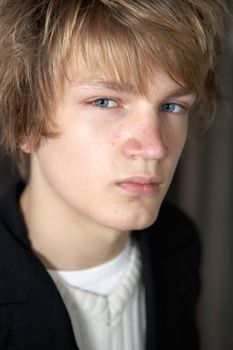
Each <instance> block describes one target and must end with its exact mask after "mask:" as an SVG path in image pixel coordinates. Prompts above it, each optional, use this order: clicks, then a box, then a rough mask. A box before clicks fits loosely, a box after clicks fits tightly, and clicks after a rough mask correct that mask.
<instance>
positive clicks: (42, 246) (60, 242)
mask: <svg viewBox="0 0 233 350" xmlns="http://www.w3.org/2000/svg"><path fill="white" fill-rule="evenodd" d="M38 189H39V190H38ZM20 205H21V208H22V212H23V215H24V219H25V222H26V225H27V228H28V235H29V239H30V241H31V245H32V249H33V251H34V252H35V254H36V255H37V256H38V257H39V259H40V260H41V261H42V263H43V264H44V265H45V266H46V268H50V269H58V270H81V269H86V268H90V267H94V266H97V265H100V264H103V263H104V262H107V261H109V260H111V259H113V258H114V257H115V256H117V255H118V254H119V253H120V252H121V251H122V250H123V248H124V247H125V245H126V242H127V240H128V237H129V233H128V232H124V231H123V232H119V231H117V230H113V229H110V228H106V227H105V228H103V227H101V226H99V225H98V224H97V223H96V222H90V220H89V221H88V223H87V220H85V219H86V218H85V216H82V215H78V214H77V213H76V212H75V210H73V209H72V208H68V207H67V206H65V205H64V203H62V202H61V201H60V202H59V201H56V200H54V198H52V196H49V195H48V193H44V192H43V191H41V186H36V185H35V183H33V184H32V181H30V182H29V184H28V185H27V187H26V188H25V190H24V192H23V194H22V196H21V198H20Z"/></svg>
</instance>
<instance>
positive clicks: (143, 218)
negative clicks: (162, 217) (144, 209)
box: [116, 211, 158, 231]
mask: <svg viewBox="0 0 233 350" xmlns="http://www.w3.org/2000/svg"><path fill="white" fill-rule="evenodd" d="M157 217H158V211H157V212H156V213H154V214H153V215H151V214H148V213H147V214H145V213H141V214H139V215H137V216H132V217H127V218H126V217H125V218H124V219H123V218H122V219H121V221H118V224H116V226H118V227H116V228H117V229H119V230H123V231H138V230H143V229H146V228H147V227H150V226H152V225H153V224H154V223H155V221H156V219H157Z"/></svg>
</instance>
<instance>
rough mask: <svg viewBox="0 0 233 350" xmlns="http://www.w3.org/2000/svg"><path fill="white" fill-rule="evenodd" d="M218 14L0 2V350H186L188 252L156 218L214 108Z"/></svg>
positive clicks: (172, 216)
mask: <svg viewBox="0 0 233 350" xmlns="http://www.w3.org/2000/svg"><path fill="white" fill-rule="evenodd" d="M225 12H226V9H225V5H224V3H223V1H222V0H221V1H220V0H205V1H203V0H176V1H174V0H153V1H152V0H150V1H139V0H138V1H134V0H116V1H111V0H90V1H84V0H83V1H82V0H70V1H62V0H59V1H58V0H43V1H42V0H37V1H33V0H14V1H11V0H1V2H0V32H1V37H0V51H1V57H0V78H1V79H0V80H1V86H0V123H1V137H2V138H1V140H2V145H3V146H4V147H5V149H6V150H7V151H8V152H11V153H12V154H13V156H14V157H15V159H16V160H17V162H18V165H19V167H20V169H21V171H22V172H23V173H24V178H25V179H26V180H24V182H18V183H16V184H14V185H13V187H12V188H11V189H10V190H9V191H8V192H7V193H6V194H5V196H4V197H3V198H2V199H1V202H0V348H1V349H4V350H13V349H15V350H16V349H17V350H20V349H22V350H29V349H30V350H32V349H33V350H36V349H38V350H42V349H43V350H46V349H56V350H59V349H62V350H64V349H69V350H71V349H80V350H99V349H101V350H104V349H105V350H110V349H118V350H119V349H120V350H124V349H125V350H142V349H151V350H154V349H160V350H161V349H169V350H170V349H179V350H182V349H184V350H192V349H197V348H198V336H197V329H196V328H197V327H196V322H195V317H196V303H197V297H198V291H199V277H198V268H199V243H198V238H197V232H196V229H195V227H194V226H193V224H192V223H191V222H190V220H189V219H188V218H187V217H186V216H185V215H184V214H183V213H181V212H180V211H179V210H178V209H176V208H174V207H173V206H171V205H168V204H165V203H164V204H163V205H162V207H161V209H160V206H161V203H162V201H163V199H164V197H165V194H166V192H167V190H168V187H169V185H170V182H171V180H172V177H173V174H174V171H175V168H176V165H177V162H178V160H179V157H180V155H181V152H182V150H183V146H184V144H185V140H186V136H187V131H188V124H189V114H190V112H191V110H194V109H197V107H198V108H199V109H201V108H203V110H205V111H207V110H208V112H209V113H208V114H207V113H206V114H205V116H206V118H207V120H208V118H210V114H211V111H212V110H213V108H214V105H215V102H216V96H217V88H216V84H215V80H216V79H215V78H216V76H215V64H216V56H217V53H218V52H219V49H220V47H221V40H222V34H223V27H224V26H223V22H224V15H225Z"/></svg>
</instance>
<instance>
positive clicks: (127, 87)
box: [78, 78, 195, 98]
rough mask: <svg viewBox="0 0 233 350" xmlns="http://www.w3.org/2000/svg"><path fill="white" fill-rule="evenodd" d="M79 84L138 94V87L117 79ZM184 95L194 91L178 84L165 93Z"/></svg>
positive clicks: (170, 96)
mask: <svg viewBox="0 0 233 350" xmlns="http://www.w3.org/2000/svg"><path fill="white" fill-rule="evenodd" d="M78 84H79V86H83V87H87V88H93V89H95V88H97V87H99V88H103V89H106V90H111V91H116V92H127V93H132V94H134V95H137V94H139V91H138V89H137V88H136V87H135V86H133V85H131V84H122V83H121V82H118V81H114V80H113V81H111V80H105V79H101V78H97V79H89V80H81V81H79V82H78ZM185 96H194V97H195V93H194V92H193V91H191V90H190V89H188V88H186V87H183V86H178V87H176V88H174V89H173V90H171V91H169V92H168V94H167V98H177V97H185Z"/></svg>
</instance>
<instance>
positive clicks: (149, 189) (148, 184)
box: [117, 176, 161, 196]
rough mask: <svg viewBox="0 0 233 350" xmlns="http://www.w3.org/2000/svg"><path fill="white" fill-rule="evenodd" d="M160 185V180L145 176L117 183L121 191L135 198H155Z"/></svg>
mask: <svg viewBox="0 0 233 350" xmlns="http://www.w3.org/2000/svg"><path fill="white" fill-rule="evenodd" d="M160 184H161V181H160V179H158V178H155V177H144V176H134V177H129V178H126V179H123V180H121V181H119V182H118V183H117V185H118V186H119V187H120V188H121V189H123V190H124V191H126V192H128V193H130V194H133V195H135V196H154V195H155V194H156V193H157V192H158V189H159V185H160Z"/></svg>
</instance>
